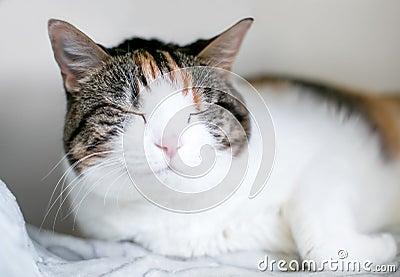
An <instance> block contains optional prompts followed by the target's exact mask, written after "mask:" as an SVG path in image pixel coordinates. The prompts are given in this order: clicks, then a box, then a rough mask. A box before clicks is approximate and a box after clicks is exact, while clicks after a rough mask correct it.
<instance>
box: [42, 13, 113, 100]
mask: <svg viewBox="0 0 400 277" xmlns="http://www.w3.org/2000/svg"><path fill="white" fill-rule="evenodd" d="M48 29H49V37H50V41H51V45H52V47H53V52H54V57H55V59H56V61H57V63H58V66H59V67H60V69H61V74H62V76H63V79H64V86H65V88H66V90H67V91H69V92H73V91H74V90H77V89H78V81H79V80H80V79H82V78H84V77H85V76H86V74H87V73H88V71H89V70H91V69H94V68H96V67H99V66H100V65H101V63H102V61H104V60H105V59H107V57H108V54H107V53H106V52H104V50H103V49H101V48H100V47H99V46H98V45H97V44H96V43H95V42H94V41H93V40H91V39H90V38H89V37H88V36H86V35H85V34H84V33H82V32H81V31H79V30H78V29H77V28H75V27H74V26H72V25H71V24H69V23H67V22H65V21H61V20H56V19H50V20H49V22H48Z"/></svg>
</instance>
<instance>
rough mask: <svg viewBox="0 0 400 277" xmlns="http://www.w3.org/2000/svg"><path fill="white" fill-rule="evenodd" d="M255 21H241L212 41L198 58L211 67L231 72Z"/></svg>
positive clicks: (249, 19) (250, 19)
mask: <svg viewBox="0 0 400 277" xmlns="http://www.w3.org/2000/svg"><path fill="white" fill-rule="evenodd" d="M253 21H254V20H253V18H245V19H242V20H240V21H239V22H237V23H236V24H235V25H233V26H232V27H230V28H229V29H228V30H226V31H225V32H223V33H222V34H220V35H218V36H216V37H215V38H213V39H211V42H210V43H209V44H208V45H207V46H206V47H205V48H204V49H203V50H202V51H201V52H200V53H199V54H198V55H197V57H198V58H200V59H202V60H204V61H206V62H207V63H208V64H209V65H210V66H216V67H220V68H223V69H226V70H231V68H232V64H233V62H234V60H235V57H236V55H237V53H238V52H239V49H240V46H241V44H242V41H243V39H244V37H245V35H246V33H247V31H248V30H249V28H250V26H251V24H252V23H253Z"/></svg>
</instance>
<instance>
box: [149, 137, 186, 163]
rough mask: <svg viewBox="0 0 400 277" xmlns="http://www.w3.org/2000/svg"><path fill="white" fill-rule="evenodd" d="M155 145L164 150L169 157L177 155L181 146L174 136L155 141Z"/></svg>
mask: <svg viewBox="0 0 400 277" xmlns="http://www.w3.org/2000/svg"><path fill="white" fill-rule="evenodd" d="M155 145H156V146H157V147H158V148H160V149H161V150H163V151H164V152H165V154H167V156H168V157H169V158H172V157H173V156H175V154H176V152H178V150H179V148H180V147H181V146H180V145H178V140H177V139H176V138H173V137H170V138H167V139H165V138H164V139H163V140H162V141H159V142H158V143H155Z"/></svg>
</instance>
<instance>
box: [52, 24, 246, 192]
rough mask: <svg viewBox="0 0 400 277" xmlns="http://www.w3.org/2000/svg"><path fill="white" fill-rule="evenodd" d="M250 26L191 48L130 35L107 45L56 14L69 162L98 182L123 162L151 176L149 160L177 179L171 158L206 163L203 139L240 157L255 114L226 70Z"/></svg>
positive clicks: (221, 153) (117, 172)
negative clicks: (233, 84)
mask: <svg viewBox="0 0 400 277" xmlns="http://www.w3.org/2000/svg"><path fill="white" fill-rule="evenodd" d="M251 23H252V19H249V18H248V19H244V20H241V21H240V22H238V23H237V24H235V25H234V26H232V27H231V28H229V29H228V30H227V31H225V32H223V33H222V34H220V35H218V36H216V37H214V38H212V39H209V40H199V41H197V42H195V43H192V44H190V45H185V46H178V45H174V44H165V43H162V42H160V41H157V40H143V39H132V40H127V41H125V42H124V43H122V44H121V45H119V46H117V47H115V48H109V49H108V48H105V47H103V46H101V45H99V44H96V43H95V42H93V41H92V40H91V39H90V38H89V37H88V36H86V35H85V34H83V33H82V32H81V31H79V30H78V29H76V28H75V27H74V26H72V25H70V24H69V23H67V22H64V21H60V20H50V21H49V36H50V40H51V44H52V48H53V51H54V56H55V59H56V61H57V63H58V65H59V67H60V69H61V74H62V77H63V84H64V88H65V91H66V95H67V100H68V104H67V115H66V120H65V129H64V147H65V151H66V153H67V154H68V160H69V163H70V165H71V166H73V167H74V169H75V170H76V171H77V172H78V173H80V174H83V175H85V174H86V175H87V177H88V178H89V179H90V178H91V179H92V181H91V182H92V183H93V182H100V183H101V182H103V181H100V179H102V180H104V183H110V181H113V180H114V182H115V179H116V178H117V177H118V178H119V177H120V176H122V175H123V172H124V170H125V168H124V166H125V165H126V166H127V167H129V168H132V169H133V170H135V174H139V175H143V176H146V174H150V172H147V171H148V168H147V167H146V166H144V165H145V164H147V163H148V164H150V167H151V168H152V169H153V171H155V172H156V173H157V174H159V175H160V176H161V177H162V178H164V179H165V180H169V181H170V182H172V183H175V184H181V183H182V182H183V181H182V176H179V177H177V176H175V174H176V172H174V170H172V168H173V167H174V164H177V165H178V164H180V163H182V162H183V163H184V164H185V165H188V166H196V165H197V164H199V163H201V159H202V157H201V155H200V150H201V147H202V146H203V145H211V146H213V148H214V150H215V151H216V155H217V156H220V157H224V156H231V155H232V154H233V156H238V155H240V154H241V152H242V150H243V149H244V148H245V147H246V143H247V139H248V136H249V134H250V121H249V113H248V111H247V109H246V108H245V106H244V103H243V100H242V98H241V97H240V94H239V93H238V92H237V91H236V90H235V88H234V87H233V86H232V84H231V83H230V80H229V74H228V73H227V71H229V70H230V69H231V66H232V63H233V62H234V58H235V56H236V54H237V52H238V51H239V47H240V45H241V42H242V40H243V38H244V36H245V34H246V32H247V30H248V29H249V27H250V25H251ZM198 66H210V69H207V68H204V67H198ZM211 67H215V68H218V69H219V70H212V68H211ZM193 122H197V124H192V123H193ZM189 126H190V127H189ZM143 149H144V150H145V151H143ZM220 163H221V165H219V166H222V167H223V164H224V161H223V159H222V160H221V162H220ZM217 166H218V165H217ZM217 171H221V170H219V169H218V168H217ZM122 178H124V177H122ZM96 179H97V181H96ZM191 180H193V179H191ZM203 181H204V180H203ZM203 181H202V183H204V182H203ZM191 182H194V183H195V181H191ZM184 183H185V185H187V184H186V182H184ZM178 187H179V185H178ZM95 192H96V191H95Z"/></svg>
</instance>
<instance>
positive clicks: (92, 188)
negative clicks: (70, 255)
mask: <svg viewBox="0 0 400 277" xmlns="http://www.w3.org/2000/svg"><path fill="white" fill-rule="evenodd" d="M117 170H120V168H118V169H116V170H114V171H112V173H114V172H115V171H117ZM110 173H111V172H109V173H108V174H106V175H103V176H102V177H101V178H100V179H98V180H97V181H96V182H94V183H93V184H92V185H91V186H90V188H89V190H88V191H87V192H86V193H85V195H84V196H83V198H82V199H81V201H80V202H79V204H78V205H77V206H75V207H74V208H73V209H72V210H71V211H70V213H69V214H71V213H73V212H74V213H75V215H74V221H73V224H72V228H73V230H74V228H75V222H76V217H77V215H78V213H79V209H80V207H81V205H82V203H83V201H84V200H85V199H86V197H88V195H89V194H90V193H91V192H92V191H93V190H94V189H95V187H96V185H97V184H98V183H99V182H100V180H102V179H104V178H105V177H106V176H108V175H110ZM69 214H68V215H67V216H69Z"/></svg>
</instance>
